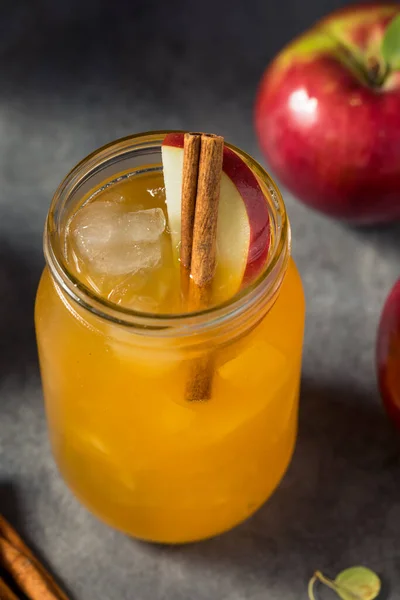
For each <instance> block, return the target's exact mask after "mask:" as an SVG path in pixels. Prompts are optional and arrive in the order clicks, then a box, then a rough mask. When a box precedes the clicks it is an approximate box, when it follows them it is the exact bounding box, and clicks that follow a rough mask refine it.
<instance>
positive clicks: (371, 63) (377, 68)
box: [367, 56, 389, 88]
mask: <svg viewBox="0 0 400 600" xmlns="http://www.w3.org/2000/svg"><path fill="white" fill-rule="evenodd" d="M388 72H389V68H388V65H387V64H385V63H384V61H383V60H379V58H378V57H377V56H370V57H369V58H368V60H367V77H368V81H369V83H370V84H371V85H372V86H373V87H377V88H379V87H381V86H382V84H383V83H384V81H385V79H386V77H387V75H388Z"/></svg>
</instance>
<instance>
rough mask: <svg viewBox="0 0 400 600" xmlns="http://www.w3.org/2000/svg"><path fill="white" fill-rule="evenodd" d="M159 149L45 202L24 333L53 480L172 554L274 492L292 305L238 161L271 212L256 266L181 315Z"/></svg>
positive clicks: (278, 249) (292, 412)
mask: <svg viewBox="0 0 400 600" xmlns="http://www.w3.org/2000/svg"><path fill="white" fill-rule="evenodd" d="M163 137H164V135H163V134H148V135H143V136H136V137H132V138H129V139H125V140H122V141H120V142H116V143H115V144H111V145H109V146H108V147H106V148H104V149H102V150H100V151H99V152H98V153H95V154H94V155H92V156H91V157H89V158H88V159H86V161H83V162H82V163H81V164H80V165H78V167H76V169H75V170H74V171H73V172H72V173H71V174H70V175H69V176H68V177H67V179H66V180H65V182H64V183H63V184H62V186H61V187H60V189H59V190H58V192H57V194H56V196H55V199H54V201H53V205H52V208H51V211H50V214H49V218H48V223H47V228H46V235H45V252H46V259H47V267H46V269H45V271H44V273H43V276H42V279H41V282H40V286H39V290H38V295H37V302H36V328H37V337H38V346H39V356H40V365H41V373H42V381H43V389H44V395H45V401H46V410H47V415H48V422H49V431H50V437H51V443H52V448H53V452H54V455H55V458H56V461H57V464H58V466H59V469H60V471H61V473H62V475H63V477H64V478H65V480H66V482H67V483H68V485H69V486H70V488H71V489H72V490H73V492H74V493H75V494H76V495H77V497H78V498H79V499H80V500H81V501H82V502H83V503H84V504H85V505H86V506H87V507H88V508H89V509H90V510H92V511H93V512H94V513H95V514H96V515H98V516H99V517H100V518H102V519H103V520H104V521H106V522H108V523H109V524H111V525H113V526H114V527H116V528H118V529H121V530H123V531H125V532H127V533H129V534H131V535H133V536H137V537H140V538H143V539H147V540H152V541H160V542H172V543H174V542H187V541H192V540H197V539H201V538H205V537H208V536H211V535H214V534H217V533H219V532H221V531H224V530H226V529H229V528H230V527H232V526H234V525H236V524H237V523H239V522H240V521H242V520H243V519H245V518H246V517H248V516H249V515H250V514H252V513H253V512H254V511H255V510H256V509H257V508H258V507H259V506H260V505H261V504H262V503H263V502H264V501H265V500H266V499H267V498H268V496H269V495H270V494H271V493H272V491H273V490H274V488H275V487H276V486H277V484H278V483H279V481H280V479H281V478H282V476H283V474H284V472H285V469H286V467H287V465H288V463H289V460H290V457H291V454H292V451H293V447H294V442H295V437H296V427H297V408H298V393H299V381H300V368H301V351H302V340H303V327H304V297H303V291H302V285H301V280H300V277H299V274H298V272H297V269H296V267H295V264H294V262H293V260H292V259H291V258H290V232H289V225H288V221H287V218H286V213H285V210H284V206H283V203H282V200H281V198H280V195H279V192H278V191H277V190H276V189H275V188H274V185H273V183H272V181H271V180H270V179H269V177H268V176H267V175H266V173H265V172H264V171H263V170H262V169H261V167H259V166H258V165H257V164H256V163H254V162H253V161H251V159H250V158H249V157H247V156H246V155H244V154H242V153H240V152H239V151H237V150H235V152H237V153H238V155H239V156H240V157H241V159H242V160H243V161H245V162H246V164H247V165H248V166H249V168H250V167H251V168H252V170H253V172H254V174H255V176H256V178H257V181H258V183H259V185H260V189H261V190H262V191H263V195H264V198H265V203H266V206H267V209H268V214H269V219H270V221H269V223H270V246H269V249H268V253H267V257H266V260H265V264H263V265H262V267H261V268H260V272H259V274H258V275H257V277H255V278H254V280H249V282H248V283H246V285H244V286H242V287H241V290H239V291H238V293H237V294H235V295H234V296H233V297H231V296H230V294H231V286H232V285H233V284H232V280H231V278H229V277H226V276H225V275H224V271H223V269H222V267H221V269H222V270H221V269H220V271H219V273H217V275H218V276H217V277H216V280H215V285H214V289H213V299H212V305H211V307H210V308H209V309H208V310H206V311H203V312H202V313H199V314H196V315H193V314H192V313H187V312H185V311H184V310H183V308H182V298H181V293H180V286H179V266H177V259H176V248H175V246H174V243H173V241H171V239H172V240H173V237H174V232H173V231H172V234H171V227H170V222H171V218H170V215H169V214H168V207H166V204H165V200H166V197H165V188H164V177H163V171H162V166H161V159H160V144H161V142H162V140H163ZM167 201H168V198H167ZM224 268H225V267H224ZM228 275H229V274H228ZM205 356H207V357H210V356H212V393H211V397H210V398H208V399H206V400H205V401H204V402H190V401H188V399H187V397H186V396H185V389H186V385H187V381H188V377H189V376H190V375H189V374H190V372H191V368H192V366H193V364H194V363H196V361H199V360H201V359H202V358H204V357H205Z"/></svg>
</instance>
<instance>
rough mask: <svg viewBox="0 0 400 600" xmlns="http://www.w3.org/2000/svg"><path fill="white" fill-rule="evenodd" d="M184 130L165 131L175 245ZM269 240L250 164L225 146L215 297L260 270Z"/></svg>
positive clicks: (264, 206)
mask: <svg viewBox="0 0 400 600" xmlns="http://www.w3.org/2000/svg"><path fill="white" fill-rule="evenodd" d="M183 143H184V134H183V133H169V134H167V135H166V136H165V138H164V142H163V144H162V161H163V168H164V183H165V193H166V202H167V210H168V221H169V228H170V230H171V235H172V243H173V245H174V247H175V248H176V249H177V251H178V248H179V243H180V239H181V190H182V175H183ZM269 244H270V225H269V213H268V204H267V200H266V198H265V195H264V193H263V191H262V189H261V187H260V184H259V183H258V181H257V178H256V177H255V175H254V173H253V172H252V170H251V169H250V168H249V166H248V165H247V164H246V163H245V162H244V161H243V160H242V159H241V158H240V156H239V155H238V154H236V152H234V151H233V150H231V148H228V147H227V146H225V147H224V155H223V165H222V177H221V191H220V200H219V212H218V226H217V268H216V273H215V277H214V285H213V300H214V302H222V301H224V300H226V299H228V298H229V297H231V296H232V295H233V294H235V293H236V292H237V291H238V290H239V289H240V288H241V287H242V286H243V285H246V284H247V283H249V282H250V281H251V280H253V279H254V278H255V277H257V275H258V274H259V273H260V272H261V271H262V269H263V267H264V265H265V263H266V260H267V255H268V250H269Z"/></svg>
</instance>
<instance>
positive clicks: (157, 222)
mask: <svg viewBox="0 0 400 600" xmlns="http://www.w3.org/2000/svg"><path fill="white" fill-rule="evenodd" d="M164 229H165V217H164V213H163V211H162V210H161V208H149V209H148V210H138V211H137V212H129V213H124V214H123V216H121V217H120V229H119V236H120V240H121V242H122V241H123V242H124V243H128V244H129V243H130V242H131V241H135V242H156V241H157V240H158V238H159V237H160V235H161V234H162V233H163V231H164Z"/></svg>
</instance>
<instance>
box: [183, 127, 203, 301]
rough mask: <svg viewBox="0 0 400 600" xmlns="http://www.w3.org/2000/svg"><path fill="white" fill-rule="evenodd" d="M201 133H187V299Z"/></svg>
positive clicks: (184, 274)
mask: <svg viewBox="0 0 400 600" xmlns="http://www.w3.org/2000/svg"><path fill="white" fill-rule="evenodd" d="M200 141H201V134H200V133H185V136H184V147H183V148H184V149H183V177H182V201H181V249H180V259H181V290H182V294H183V297H184V298H185V299H186V300H187V296H188V292H189V280H190V266H191V262H192V244H193V227H194V215H195V207H196V195H197V179H198V173H199V160H200Z"/></svg>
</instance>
